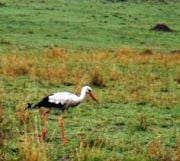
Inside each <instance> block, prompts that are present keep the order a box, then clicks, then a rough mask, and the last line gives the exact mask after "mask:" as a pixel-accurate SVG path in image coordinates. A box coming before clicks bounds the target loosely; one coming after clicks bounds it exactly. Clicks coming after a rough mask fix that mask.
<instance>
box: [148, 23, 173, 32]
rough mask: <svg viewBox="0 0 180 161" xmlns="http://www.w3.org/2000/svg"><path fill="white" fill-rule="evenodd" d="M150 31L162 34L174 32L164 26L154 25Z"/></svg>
mask: <svg viewBox="0 0 180 161" xmlns="http://www.w3.org/2000/svg"><path fill="white" fill-rule="evenodd" d="M151 30H153V31H162V32H173V31H174V30H172V29H171V28H169V27H168V26H167V25H165V24H156V25H155V26H154V27H153V28H151Z"/></svg>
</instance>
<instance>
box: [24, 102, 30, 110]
mask: <svg viewBox="0 0 180 161" xmlns="http://www.w3.org/2000/svg"><path fill="white" fill-rule="evenodd" d="M29 108H32V103H27V104H26V107H25V109H24V111H26V110H27V109H29Z"/></svg>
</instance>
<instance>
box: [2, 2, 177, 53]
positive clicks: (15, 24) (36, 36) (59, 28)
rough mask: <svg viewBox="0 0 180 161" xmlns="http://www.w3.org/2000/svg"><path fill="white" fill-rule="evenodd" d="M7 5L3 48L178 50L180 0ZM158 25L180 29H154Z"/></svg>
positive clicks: (3, 7)
mask: <svg viewBox="0 0 180 161" xmlns="http://www.w3.org/2000/svg"><path fill="white" fill-rule="evenodd" d="M4 4H5V5H4V6H1V7H0V11H1V15H0V20H1V25H0V34H1V37H0V43H1V49H6V48H7V47H8V49H13V50H14V48H16V47H18V48H19V49H22V50H30V49H31V50H33V49H34V50H37V49H38V50H39V49H44V48H52V47H65V48H71V49H72V48H73V49H117V48H120V47H122V46H129V47H130V48H136V49H139V48H140V49H142V48H150V49H152V48H153V49H155V50H176V49H177V50H178V49H179V43H180V41H179V40H180V25H179V23H178V21H177V20H178V18H179V15H180V11H179V7H180V3H178V2H174V3H173V2H169V3H160V2H157V3H133V2H120V3H109V2H106V3H103V2H101V1H93V0H90V1H81V0H77V1H74V0H69V1H64V0H60V1H57V0H51V1H46V0H42V1H41V0H39V1H25V0H22V1H19V0H16V1H14V0H13V1H12V0H7V1H5V2H4ZM157 23H165V24H167V25H169V26H170V27H171V28H172V29H174V30H176V32H172V33H162V32H153V31H150V28H151V27H153V26H154V25H155V24H157Z"/></svg>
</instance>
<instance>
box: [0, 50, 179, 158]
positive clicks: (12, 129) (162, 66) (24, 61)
mask: <svg viewBox="0 0 180 161" xmlns="http://www.w3.org/2000/svg"><path fill="white" fill-rule="evenodd" d="M0 59H1V62H3V64H1V67H0V73H1V80H0V82H1V91H0V95H1V102H2V103H1V106H2V107H1V108H2V109H3V111H2V110H1V113H2V112H3V115H2V114H1V117H2V118H1V122H2V123H1V137H2V138H1V144H2V145H3V148H1V150H2V151H1V157H2V158H3V157H4V158H3V160H5V159H7V160H38V161H40V160H58V159H59V160H63V158H64V159H65V158H66V159H67V158H73V160H173V161H174V160H175V161H177V160H178V158H179V134H180V129H179V125H180V119H179V114H180V111H179V110H180V109H179V107H180V102H179V94H180V92H179V88H180V86H179V79H180V78H179V70H178V69H179V67H180V64H179V60H180V55H179V54H172V55H167V54H161V53H152V54H149V52H148V53H147V51H145V52H142V53H136V52H134V51H131V50H129V49H121V50H118V51H117V52H115V53H108V52H100V53H98V52H97V53H87V54H85V53H79V54H75V53H73V54H72V53H66V52H65V51H63V50H60V49H53V50H52V51H49V52H47V53H42V54H41V53H39V54H38V55H37V54H32V55H31V54H24V53H20V52H19V53H17V54H15V53H14V54H13V55H12V54H6V55H1V57H0ZM39 60H41V61H39ZM89 60H91V61H89ZM110 64H111V65H110ZM85 84H89V85H91V86H92V87H93V89H94V92H95V93H96V95H97V96H98V99H99V101H100V103H99V104H95V103H93V102H92V101H90V100H89V99H88V100H87V102H86V103H84V104H82V105H80V106H79V107H77V108H75V109H72V110H70V111H69V112H67V113H66V114H65V125H66V126H65V129H66V134H67V136H68V139H69V143H68V144H67V145H66V146H63V145H62V144H61V140H60V129H59V128H58V125H57V121H58V114H59V112H58V111H52V112H51V114H50V116H49V124H48V129H49V133H48V138H47V140H46V141H45V142H42V143H41V142H38V141H37V139H36V138H35V137H34V135H35V134H36V133H38V131H39V132H40V130H41V124H42V123H41V118H40V116H39V112H38V111H37V110H30V111H28V112H26V113H25V112H24V111H23V109H24V106H25V104H26V103H27V102H34V103H35V102H36V101H38V100H39V99H41V98H42V97H43V96H45V95H48V94H49V93H52V92H54V91H64V90H66V91H72V92H76V93H79V91H80V87H82V86H83V85H85ZM43 158H44V159H43Z"/></svg>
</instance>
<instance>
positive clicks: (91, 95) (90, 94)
mask: <svg viewBox="0 0 180 161" xmlns="http://www.w3.org/2000/svg"><path fill="white" fill-rule="evenodd" d="M89 96H90V97H91V98H92V99H93V100H94V101H96V102H97V103H98V100H97V98H96V96H95V95H94V94H93V93H92V92H89Z"/></svg>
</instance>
